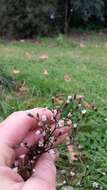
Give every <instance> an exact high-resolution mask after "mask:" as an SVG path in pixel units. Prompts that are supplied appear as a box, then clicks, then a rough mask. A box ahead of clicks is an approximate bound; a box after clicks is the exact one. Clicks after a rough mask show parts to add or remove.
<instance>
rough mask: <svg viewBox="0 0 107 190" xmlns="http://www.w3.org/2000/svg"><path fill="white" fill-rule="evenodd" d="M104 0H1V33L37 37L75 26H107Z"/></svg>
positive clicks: (8, 35)
mask: <svg viewBox="0 0 107 190" xmlns="http://www.w3.org/2000/svg"><path fill="white" fill-rule="evenodd" d="M106 10H107V2H106V1H105V0H47V1H45V0H36V1H35V0H29V1H27V0H17V1H16V0H0V34H1V35H3V36H7V37H11V36H15V37H20V38H25V37H27V38H28V37H35V36H36V35H38V34H39V35H45V36H46V35H50V34H54V33H59V32H65V33H67V32H68V31H70V29H71V28H72V27H80V26H81V27H86V26H90V25H91V27H94V28H97V27H98V26H103V27H104V26H106V19H107V13H106V12H107V11H106Z"/></svg>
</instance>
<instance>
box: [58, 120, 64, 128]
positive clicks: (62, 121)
mask: <svg viewBox="0 0 107 190" xmlns="http://www.w3.org/2000/svg"><path fill="white" fill-rule="evenodd" d="M58 125H59V127H64V120H62V119H61V120H59V122H58Z"/></svg>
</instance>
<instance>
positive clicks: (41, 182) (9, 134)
mask: <svg viewBox="0 0 107 190" xmlns="http://www.w3.org/2000/svg"><path fill="white" fill-rule="evenodd" d="M28 112H30V113H32V114H36V113H38V114H39V116H40V117H42V115H46V117H47V118H48V121H49V122H50V125H51V127H53V126H54V120H53V115H52V113H51V111H49V110H48V109H43V108H36V109H33V110H28V111H19V112H15V113H13V114H11V115H10V116H9V117H8V118H7V119H5V120H4V121H3V122H2V123H1V124H0V189H3V190H29V189H30V190H55V189H56V167H55V159H56V156H55V153H54V151H50V153H46V154H43V155H42V156H41V157H40V158H39V160H38V162H37V163H36V165H35V169H36V170H35V173H34V174H33V175H32V176H31V178H29V179H28V180H27V181H26V182H24V181H23V179H22V178H21V176H20V175H18V174H17V172H16V171H14V170H13V169H11V165H12V163H13V162H14V160H15V158H16V157H18V156H19V155H21V154H23V153H25V152H26V150H25V149H24V148H21V149H19V148H16V145H18V144H20V143H21V142H27V143H28V144H29V145H30V146H31V145H32V144H33V143H35V142H37V141H38V140H39V138H40V137H39V136H38V135H36V134H35V133H34V131H36V130H38V129H39V126H38V122H37V121H36V120H35V119H33V118H31V117H29V116H28V115H27V113H28ZM59 132H61V133H62V135H61V137H60V141H59V139H58V142H57V143H60V142H62V141H63V140H64V138H65V137H66V136H67V134H68V132H69V128H66V129H64V128H61V129H59ZM55 135H56V136H57V135H58V131H57V132H56V134H55Z"/></svg>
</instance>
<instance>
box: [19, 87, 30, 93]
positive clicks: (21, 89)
mask: <svg viewBox="0 0 107 190" xmlns="http://www.w3.org/2000/svg"><path fill="white" fill-rule="evenodd" d="M28 90H29V88H27V87H25V86H22V87H21V88H19V91H20V92H26V91H28Z"/></svg>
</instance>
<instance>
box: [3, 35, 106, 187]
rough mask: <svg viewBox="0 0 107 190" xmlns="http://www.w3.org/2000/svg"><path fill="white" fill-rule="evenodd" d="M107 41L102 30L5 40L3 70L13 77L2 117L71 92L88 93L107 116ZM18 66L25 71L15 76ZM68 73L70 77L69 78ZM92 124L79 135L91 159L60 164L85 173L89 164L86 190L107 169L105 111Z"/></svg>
mask: <svg viewBox="0 0 107 190" xmlns="http://www.w3.org/2000/svg"><path fill="white" fill-rule="evenodd" d="M106 41H107V39H106V37H105V36H99V35H98V34H91V35H83V36H76V35H74V36H71V37H68V38H66V37H64V36H59V37H55V38H43V39H38V40H37V41H35V42H31V41H25V42H17V41H13V42H6V41H1V42H0V67H1V70H2V71H1V73H3V74H4V73H5V74H7V75H8V76H11V77H12V78H13V79H11V80H9V83H8V85H6V83H2V88H1V97H0V99H1V102H0V118H1V120H2V119H3V118H5V117H6V116H7V115H8V114H9V113H11V112H12V111H16V110H20V109H28V108H32V107H37V106H42V107H43V106H50V105H51V97H52V96H53V95H56V94H60V93H63V94H65V96H67V95H70V94H74V93H78V94H82V95H84V96H85V99H86V100H87V101H89V102H91V103H92V104H94V105H96V106H97V108H98V109H99V112H100V113H101V114H103V115H104V116H105V117H107V47H106V46H105V44H106V45H107V43H106ZM82 44H84V45H85V46H84V47H80V46H83V45H82ZM44 54H45V55H48V59H44V60H43V59H41V58H40V57H41V56H42V55H44ZM14 70H19V71H20V72H19V73H18V74H14V73H13V71H14ZM44 70H47V72H48V75H47V76H45V75H44ZM65 75H67V76H68V77H69V79H70V80H68V81H66V80H64V76H65ZM7 81H8V77H7ZM13 81H15V84H14V85H15V87H13V86H14V85H13V86H12V88H13V90H12V88H9V89H6V88H7V86H9V85H10V86H11V83H12V84H13ZM22 86H24V87H25V89H23V87H22ZM0 87H1V85H0ZM16 87H17V88H16ZM21 87H22V91H21V90H20V88H21ZM10 89H11V90H10ZM89 127H90V128H91V130H89V131H88V132H85V131H82V132H80V133H79V135H78V141H79V142H80V143H81V144H82V145H83V147H84V151H85V153H86V157H87V159H86V160H85V163H84V164H83V163H81V162H77V163H75V164H70V163H68V164H67V163H66V162H65V161H63V159H62V160H60V162H59V165H60V170H61V168H62V169H66V170H67V169H68V170H69V169H71V170H72V168H73V169H74V170H75V169H77V171H78V173H79V172H80V171H79V169H80V168H82V169H81V172H80V173H81V175H84V171H85V169H84V167H85V166H86V165H89V167H90V170H91V171H90V175H89V176H88V177H87V178H85V180H84V188H82V189H84V190H86V189H90V190H91V189H92V187H89V188H88V186H87V183H89V185H92V183H93V181H94V180H95V179H96V178H97V177H98V175H99V173H98V172H99V170H100V172H102V171H105V170H106V171H107V169H106V168H105V166H107V153H106V151H107V145H106V144H107V143H106V142H107V139H106V138H107V137H106V134H107V130H106V127H107V122H104V121H103V119H102V117H101V115H100V116H99V114H95V115H94V116H93V115H92V118H91V119H90V124H89ZM62 149H63V147H62ZM63 151H64V154H65V149H64V150H62V153H63ZM82 164H83V165H82ZM78 166H79V169H78ZM70 167H72V168H70ZM103 168H104V170H103ZM81 175H80V176H81ZM106 175H107V174H106ZM68 178H69V177H68ZM77 179H78V178H77ZM69 180H70V178H69ZM71 181H73V180H72V179H71ZM76 183H77V182H75V180H74V182H71V184H73V185H75V184H76ZM99 183H100V184H101V186H102V187H103V189H105V190H106V189H107V184H106V183H107V176H104V179H103V178H101V179H100V180H99Z"/></svg>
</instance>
